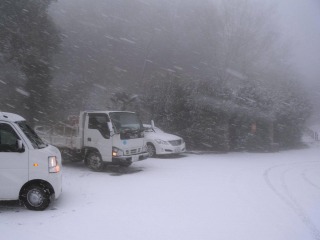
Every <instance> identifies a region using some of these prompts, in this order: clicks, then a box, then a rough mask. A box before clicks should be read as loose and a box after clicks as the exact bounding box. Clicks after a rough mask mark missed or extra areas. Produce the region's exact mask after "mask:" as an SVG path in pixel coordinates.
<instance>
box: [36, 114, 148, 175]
mask: <svg viewBox="0 0 320 240" xmlns="http://www.w3.org/2000/svg"><path fill="white" fill-rule="evenodd" d="M35 130H36V132H37V133H38V134H39V136H40V137H42V138H43V139H44V140H46V141H47V142H49V143H50V144H52V145H54V146H56V147H58V148H59V149H60V151H61V152H62V154H63V158H65V157H67V156H68V155H69V156H70V155H71V156H72V158H73V160H74V159H76V160H78V161H82V160H84V162H85V164H86V165H87V166H88V167H89V168H90V169H92V170H93V171H102V170H103V169H104V166H105V165H107V164H113V165H121V166H130V165H131V164H132V163H133V162H136V161H140V160H144V159H146V158H147V157H148V155H149V154H148V153H147V147H146V144H145V140H144V132H143V130H144V129H143V125H142V123H141V121H140V119H139V117H138V116H137V114H136V113H134V112H127V111H82V112H80V115H79V116H71V117H69V122H68V123H61V122H60V123H58V124H56V125H55V126H53V127H49V128H44V127H43V126H38V127H36V128H35Z"/></svg>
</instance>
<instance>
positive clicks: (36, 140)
mask: <svg viewBox="0 0 320 240" xmlns="http://www.w3.org/2000/svg"><path fill="white" fill-rule="evenodd" d="M17 124H18V126H19V127H20V128H21V130H22V131H23V132H24V134H25V135H26V136H27V137H28V138H29V140H30V142H31V144H32V146H33V147H34V148H36V149H39V148H45V147H46V146H47V144H45V143H44V142H43V141H42V139H41V138H40V137H39V136H38V135H37V134H36V133H35V131H33V129H32V128H31V127H29V125H27V123H26V122H25V121H21V122H17Z"/></svg>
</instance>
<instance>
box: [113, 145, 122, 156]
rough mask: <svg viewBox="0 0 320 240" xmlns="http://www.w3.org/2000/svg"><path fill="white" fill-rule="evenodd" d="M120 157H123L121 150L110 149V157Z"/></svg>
mask: <svg viewBox="0 0 320 240" xmlns="http://www.w3.org/2000/svg"><path fill="white" fill-rule="evenodd" d="M120 156H123V150H121V149H119V148H117V147H112V157H120Z"/></svg>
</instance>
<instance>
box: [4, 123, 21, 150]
mask: <svg viewBox="0 0 320 240" xmlns="http://www.w3.org/2000/svg"><path fill="white" fill-rule="evenodd" d="M18 139H20V138H19V137H18V135H17V133H16V132H15V131H14V129H13V128H12V127H11V126H10V125H9V124H6V123H0V152H17V150H18V144H17V143H18V142H17V141H18Z"/></svg>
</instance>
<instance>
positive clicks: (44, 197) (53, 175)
mask: <svg viewBox="0 0 320 240" xmlns="http://www.w3.org/2000/svg"><path fill="white" fill-rule="evenodd" d="M61 167H62V165H61V154H60V151H59V150H58V149H57V148H56V147H53V146H51V145H48V144H46V143H44V142H43V141H42V140H41V139H40V138H39V137H38V135H37V134H36V133H35V132H34V131H33V129H32V128H31V127H29V125H28V124H27V123H26V121H25V119H24V118H23V117H21V116H19V115H17V114H13V113H6V112H0V182H1V184H0V200H20V201H22V202H23V204H24V205H25V206H26V207H27V208H28V209H31V210H44V209H46V208H47V207H48V206H49V204H50V202H51V201H52V200H54V199H57V198H58V197H59V196H60V194H61V191H62V172H61Z"/></svg>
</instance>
